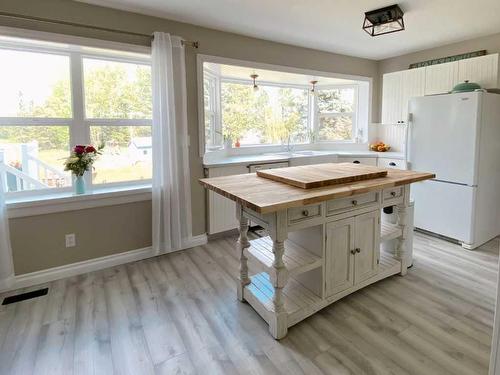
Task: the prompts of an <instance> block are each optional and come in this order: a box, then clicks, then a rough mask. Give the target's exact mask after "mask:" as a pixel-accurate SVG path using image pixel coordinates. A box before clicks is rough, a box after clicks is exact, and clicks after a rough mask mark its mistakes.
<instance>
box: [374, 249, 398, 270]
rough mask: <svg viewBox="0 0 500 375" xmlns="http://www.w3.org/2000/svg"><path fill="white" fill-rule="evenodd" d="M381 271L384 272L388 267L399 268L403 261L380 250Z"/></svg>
mask: <svg viewBox="0 0 500 375" xmlns="http://www.w3.org/2000/svg"><path fill="white" fill-rule="evenodd" d="M378 267H379V273H381V272H384V270H386V269H392V268H399V267H401V262H400V261H399V260H397V259H396V258H394V257H393V256H392V255H391V254H389V253H387V252H385V251H381V252H380V262H379V265H378Z"/></svg>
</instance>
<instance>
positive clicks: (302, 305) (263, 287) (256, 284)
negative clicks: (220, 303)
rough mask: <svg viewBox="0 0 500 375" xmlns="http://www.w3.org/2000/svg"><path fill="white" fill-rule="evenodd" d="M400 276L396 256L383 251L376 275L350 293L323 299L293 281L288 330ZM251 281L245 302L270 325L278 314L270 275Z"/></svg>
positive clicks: (287, 294) (288, 291) (286, 297)
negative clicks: (335, 305) (359, 292)
mask: <svg viewBox="0 0 500 375" xmlns="http://www.w3.org/2000/svg"><path fill="white" fill-rule="evenodd" d="M400 272H401V262H400V261H399V260H397V259H395V258H394V257H393V256H392V254H390V253H387V252H384V251H381V253H380V261H379V267H378V272H377V274H376V275H374V276H373V277H371V278H369V279H366V280H364V281H361V282H359V283H358V284H355V285H353V286H352V287H350V288H349V289H346V290H344V291H342V292H339V293H336V294H333V295H330V296H326V297H325V298H321V297H320V296H319V295H317V294H316V293H314V292H313V291H311V290H310V289H308V288H307V287H305V286H304V285H303V284H301V283H300V282H298V281H297V280H295V279H294V278H289V279H288V282H287V284H286V286H285V288H284V289H283V303H284V305H285V311H286V312H287V316H288V319H287V326H288V327H291V326H292V325H294V324H297V323H298V322H300V321H301V320H303V319H305V318H307V317H308V316H310V315H312V314H314V313H315V312H316V311H319V310H321V309H322V308H324V307H326V306H328V305H329V304H331V303H333V302H335V301H337V300H339V299H341V298H343V297H345V296H347V295H349V294H351V293H353V292H355V291H357V290H359V289H362V288H364V287H366V286H368V285H370V284H373V283H375V282H377V281H379V280H382V279H384V278H386V277H389V276H392V275H395V274H398V273H400ZM250 280H251V283H250V284H249V285H247V286H245V289H244V298H245V300H247V301H248V303H250V305H252V307H253V308H254V309H255V310H256V311H257V312H258V313H259V315H260V316H262V318H264V320H266V322H268V323H269V321H270V320H271V318H272V316H273V315H274V313H275V310H274V305H273V297H274V288H273V285H272V283H271V279H270V277H269V274H268V273H267V272H261V273H258V274H255V275H253V276H251V277H250Z"/></svg>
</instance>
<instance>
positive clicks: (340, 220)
mask: <svg viewBox="0 0 500 375" xmlns="http://www.w3.org/2000/svg"><path fill="white" fill-rule="evenodd" d="M343 164H344V163H341V164H335V165H337V166H339V168H341V167H342V165H343ZM351 166H353V167H354V168H357V167H359V168H362V167H360V166H356V165H352V164H351ZM310 167H313V168H314V167H317V166H310ZM295 168H297V167H295ZM434 177H435V176H434V175H433V174H430V173H420V172H414V171H404V170H395V169H394V170H388V171H387V175H386V176H385V177H379V178H372V179H367V180H363V181H355V182H349V183H343V184H338V185H331V186H324V187H318V188H312V189H303V188H300V187H295V186H291V185H289V184H285V183H282V182H277V181H273V180H270V179H267V178H263V177H259V176H257V174H255V173H250V174H242V175H235V176H224V177H215V178H207V179H201V180H200V183H201V184H202V185H203V186H204V187H205V188H207V189H210V190H212V191H214V192H216V193H218V194H221V195H223V196H224V197H226V198H229V199H230V200H232V201H235V202H236V215H237V218H238V221H239V239H238V241H237V248H238V252H239V257H240V273H239V280H238V283H237V295H238V299H239V300H240V301H247V302H248V303H249V304H250V305H251V306H252V307H253V308H254V309H255V310H256V311H257V313H259V315H260V316H261V317H262V318H263V319H264V320H265V321H266V322H267V323H268V324H269V330H270V332H271V335H272V336H273V337H274V338H276V339H280V338H283V337H284V336H286V334H287V330H288V328H289V327H291V326H293V325H294V324H297V323H298V322H300V321H301V320H303V319H305V318H307V317H308V316H310V315H312V314H314V313H315V312H316V311H318V310H320V309H322V308H324V307H325V306H327V305H329V304H331V303H333V302H335V301H336V300H338V299H340V298H342V297H344V296H346V295H348V294H350V293H353V292H355V291H356V290H359V289H361V288H363V287H365V286H367V285H370V284H372V283H374V282H376V281H379V280H381V279H384V278H386V277H389V276H392V275H395V274H400V275H405V274H406V272H407V268H408V266H409V265H411V262H412V249H411V248H410V246H408V245H407V243H408V241H409V239H410V237H411V236H412V232H413V228H412V225H411V223H412V220H411V217H410V216H411V215H412V212H413V211H412V207H411V205H410V184H411V183H414V182H418V181H423V180H427V179H431V178H434ZM386 207H393V208H394V209H395V211H396V213H397V218H398V219H397V222H396V223H382V222H381V210H382V209H383V208H386ZM250 220H251V221H252V222H254V223H257V224H259V225H260V226H262V227H263V228H265V229H266V231H267V233H268V236H267V237H263V238H258V239H255V240H251V241H250V240H249V239H248V236H247V231H248V226H249V221H250ZM389 240H396V241H397V245H396V246H395V247H394V251H392V252H385V251H381V243H383V242H385V241H389ZM248 257H252V258H254V259H255V260H256V261H257V262H259V263H260V264H261V265H262V268H263V269H264V271H263V272H258V273H256V274H253V275H250V274H249V269H248Z"/></svg>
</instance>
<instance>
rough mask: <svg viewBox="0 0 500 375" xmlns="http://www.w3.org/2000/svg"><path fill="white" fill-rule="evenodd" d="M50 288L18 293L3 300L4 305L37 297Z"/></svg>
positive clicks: (44, 293)
mask: <svg viewBox="0 0 500 375" xmlns="http://www.w3.org/2000/svg"><path fill="white" fill-rule="evenodd" d="M48 292H49V288H43V289H38V290H33V291H31V292H27V293H22V294H17V295H15V296H10V297H7V298H5V299H4V300H3V302H2V305H10V304H11V303H16V302H21V301H26V300H27V299H32V298H37V297H41V296H44V295H46V294H47V293H48Z"/></svg>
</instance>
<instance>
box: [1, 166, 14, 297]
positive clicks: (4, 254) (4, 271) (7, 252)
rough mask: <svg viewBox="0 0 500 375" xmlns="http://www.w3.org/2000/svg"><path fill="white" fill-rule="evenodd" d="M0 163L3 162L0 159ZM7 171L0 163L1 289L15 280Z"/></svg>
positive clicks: (9, 285)
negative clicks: (7, 193) (10, 233)
mask: <svg viewBox="0 0 500 375" xmlns="http://www.w3.org/2000/svg"><path fill="white" fill-rule="evenodd" d="M0 163H2V162H1V161H0ZM4 177H5V173H4V171H3V170H2V164H0V290H4V289H8V288H9V287H11V286H12V284H13V282H14V265H13V263H12V250H11V247H10V236H9V220H8V218H7V207H6V206H5V188H6V181H5V179H4Z"/></svg>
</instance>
